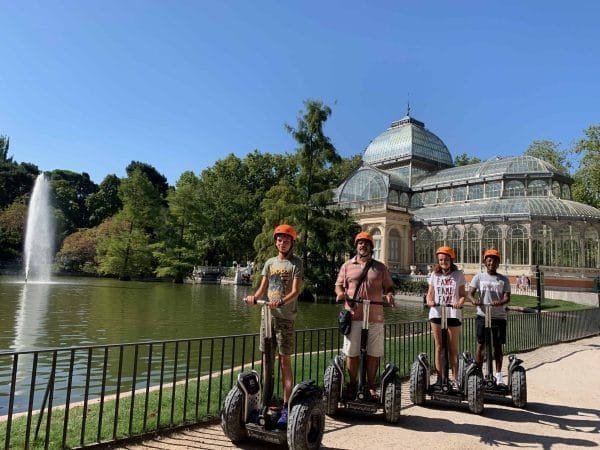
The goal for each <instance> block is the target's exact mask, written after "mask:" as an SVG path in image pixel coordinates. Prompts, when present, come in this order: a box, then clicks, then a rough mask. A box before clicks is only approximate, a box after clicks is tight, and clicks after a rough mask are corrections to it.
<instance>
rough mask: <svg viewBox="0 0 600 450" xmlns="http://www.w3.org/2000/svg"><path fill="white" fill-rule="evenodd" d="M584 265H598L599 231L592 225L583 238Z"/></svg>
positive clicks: (591, 266) (593, 266)
mask: <svg viewBox="0 0 600 450" xmlns="http://www.w3.org/2000/svg"><path fill="white" fill-rule="evenodd" d="M583 266H584V267H588V268H596V267H598V232H597V231H596V230H594V229H593V228H591V227H590V228H587V229H586V230H585V235H584V238H583Z"/></svg>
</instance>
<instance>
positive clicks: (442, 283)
mask: <svg viewBox="0 0 600 450" xmlns="http://www.w3.org/2000/svg"><path fill="white" fill-rule="evenodd" d="M435 256H436V258H437V262H438V263H437V265H436V266H435V267H434V268H433V271H432V272H431V275H430V276H429V290H428V291H427V305H428V306H430V309H429V322H430V323H431V332H432V333H433V340H434V341H435V368H436V371H437V376H438V381H440V380H441V379H442V361H443V359H444V358H443V349H442V344H441V343H442V327H441V308H446V306H445V305H452V308H451V309H450V310H449V311H448V316H447V317H448V355H449V359H450V361H449V364H450V368H451V369H452V375H453V377H454V384H455V387H457V384H456V381H457V380H458V342H459V340H460V331H461V326H462V306H463V304H464V303H465V284H466V281H465V275H464V273H463V271H462V270H460V269H459V268H458V267H456V265H455V264H454V260H455V259H456V254H455V253H454V250H453V249H452V248H451V247H448V246H442V247H440V248H438V249H437V250H436V252H435ZM440 305H444V306H440Z"/></svg>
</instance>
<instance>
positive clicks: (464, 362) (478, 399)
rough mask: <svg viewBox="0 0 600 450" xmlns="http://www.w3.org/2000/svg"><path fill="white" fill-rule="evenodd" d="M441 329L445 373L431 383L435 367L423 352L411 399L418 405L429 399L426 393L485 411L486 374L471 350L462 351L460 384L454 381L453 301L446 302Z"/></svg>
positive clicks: (416, 366)
mask: <svg viewBox="0 0 600 450" xmlns="http://www.w3.org/2000/svg"><path fill="white" fill-rule="evenodd" d="M438 306H442V308H440V309H441V331H442V342H441V345H442V350H443V366H442V377H441V379H439V380H437V382H436V383H434V384H430V378H431V376H430V375H431V369H430V365H429V361H428V359H427V355H426V354H425V353H419V355H417V358H416V359H415V362H414V363H413V365H412V367H411V369H410V400H411V402H413V404H415V405H422V404H423V403H425V396H426V394H427V395H429V396H430V397H431V399H432V400H439V401H442V402H445V403H454V404H460V403H462V402H463V400H467V401H468V403H469V410H470V411H471V412H472V413H475V414H481V413H482V412H483V374H482V372H481V369H480V368H479V367H478V366H477V364H476V363H475V362H474V361H473V359H472V358H471V356H470V355H469V354H468V353H461V354H460V355H458V373H459V375H460V379H459V380H458V381H459V382H458V386H453V385H452V384H451V383H450V378H449V372H450V358H449V349H448V308H452V305H450V304H445V303H442V304H441V305H438Z"/></svg>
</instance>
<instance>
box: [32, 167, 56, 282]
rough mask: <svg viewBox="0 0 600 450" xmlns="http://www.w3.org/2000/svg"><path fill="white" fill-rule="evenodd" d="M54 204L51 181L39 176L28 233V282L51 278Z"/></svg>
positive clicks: (44, 280)
mask: <svg viewBox="0 0 600 450" xmlns="http://www.w3.org/2000/svg"><path fill="white" fill-rule="evenodd" d="M53 217H54V216H53V212H52V208H51V206H50V181H49V180H47V179H46V177H45V176H44V174H43V173H41V174H40V175H38V177H37V178H36V180H35V184H34V187H33V193H32V194H31V200H30V201H29V208H28V210H27V227H26V232H25V282H27V281H41V282H48V281H50V275H51V270H52V261H53V259H54V220H53Z"/></svg>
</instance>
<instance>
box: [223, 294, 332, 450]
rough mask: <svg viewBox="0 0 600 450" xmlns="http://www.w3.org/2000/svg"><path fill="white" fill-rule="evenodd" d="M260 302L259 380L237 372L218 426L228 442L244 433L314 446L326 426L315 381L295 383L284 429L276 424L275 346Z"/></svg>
mask: <svg viewBox="0 0 600 450" xmlns="http://www.w3.org/2000/svg"><path fill="white" fill-rule="evenodd" d="M256 303H257V304H260V305H262V321H263V325H264V329H265V335H264V342H263V349H264V352H263V359H262V384H261V380H260V379H259V376H258V373H257V372H256V371H254V370H253V371H251V372H243V373H241V374H239V375H238V379H237V384H236V385H235V386H234V387H233V388H232V389H231V391H229V394H227V397H226V398H225V402H224V403H223V409H222V410H221V427H222V428H223V432H224V433H225V436H227V437H228V438H229V439H230V440H231V442H233V443H234V444H235V443H238V442H240V441H242V440H244V439H245V438H246V437H251V438H255V439H260V440H263V441H267V442H271V443H274V444H279V445H281V444H285V443H287V444H288V445H289V447H290V448H293V449H316V448H319V447H320V445H321V441H322V439H323V432H324V430H325V412H324V408H323V398H322V396H323V394H322V391H321V389H320V388H319V387H318V386H317V385H316V384H315V383H314V381H302V382H300V383H298V384H297V385H296V386H294V389H293V390H292V395H291V396H290V399H289V401H288V424H287V430H282V429H278V428H277V421H278V420H279V417H280V415H281V407H277V406H275V405H273V404H272V400H273V391H274V362H275V350H274V346H273V339H274V338H273V336H272V329H271V320H272V319H271V309H270V308H269V306H268V305H269V302H267V301H265V300H257V302H256Z"/></svg>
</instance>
